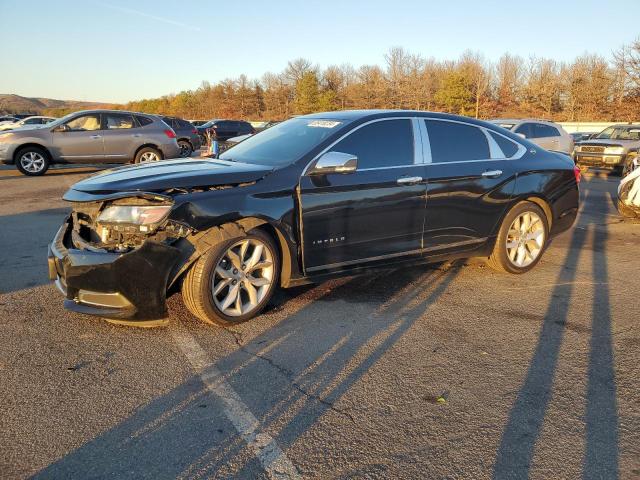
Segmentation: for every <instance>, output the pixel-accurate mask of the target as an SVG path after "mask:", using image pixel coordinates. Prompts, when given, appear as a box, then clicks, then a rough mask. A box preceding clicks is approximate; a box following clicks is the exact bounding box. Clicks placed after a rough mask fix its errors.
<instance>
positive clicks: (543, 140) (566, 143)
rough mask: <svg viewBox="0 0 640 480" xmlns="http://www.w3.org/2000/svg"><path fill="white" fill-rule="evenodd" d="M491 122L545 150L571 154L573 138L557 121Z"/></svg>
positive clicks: (500, 120)
mask: <svg viewBox="0 0 640 480" xmlns="http://www.w3.org/2000/svg"><path fill="white" fill-rule="evenodd" d="M491 122H492V123H494V124H496V125H500V126H501V127H502V128H506V129H507V130H511V131H512V132H513V133H515V134H516V135H520V136H521V137H522V138H526V139H527V140H530V141H531V142H533V143H535V144H536V145H538V146H540V147H542V148H544V149H546V150H550V151H552V152H562V153H566V154H567V155H571V152H572V151H573V138H572V137H571V135H569V134H568V133H567V132H566V131H565V129H564V128H562V127H561V126H560V125H558V124H557V123H553V122H547V121H546V120H534V119H522V120H513V119H504V120H502V119H498V120H492V121H491Z"/></svg>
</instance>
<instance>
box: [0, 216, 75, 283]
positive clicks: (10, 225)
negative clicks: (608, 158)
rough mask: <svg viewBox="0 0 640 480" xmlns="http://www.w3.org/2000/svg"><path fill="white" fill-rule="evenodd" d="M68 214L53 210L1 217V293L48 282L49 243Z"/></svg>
mask: <svg viewBox="0 0 640 480" xmlns="http://www.w3.org/2000/svg"><path fill="white" fill-rule="evenodd" d="M68 213H69V209H68V208H52V209H49V210H38V211H35V212H24V213H18V214H16V215H5V216H0V293H9V292H15V291H18V290H22V289H25V288H31V287H35V286H38V285H44V284H46V283H48V282H49V277H48V267H47V252H48V247H49V242H50V241H51V240H52V239H53V237H54V236H55V233H56V232H57V231H58V229H59V228H60V225H61V224H62V221H63V219H64V218H65V217H66V216H67V215H68Z"/></svg>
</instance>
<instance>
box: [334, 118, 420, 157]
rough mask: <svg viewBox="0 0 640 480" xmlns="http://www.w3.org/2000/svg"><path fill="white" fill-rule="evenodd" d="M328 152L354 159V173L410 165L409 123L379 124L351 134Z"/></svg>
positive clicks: (399, 120) (411, 133) (411, 137)
mask: <svg viewBox="0 0 640 480" xmlns="http://www.w3.org/2000/svg"><path fill="white" fill-rule="evenodd" d="M331 151H332V152H342V153H350V154H352V155H355V156H357V157H358V170H362V169H365V168H381V167H394V166H401V165H411V164H413V126H412V125H411V120H407V119H397V120H382V121H379V122H373V123H370V124H368V125H365V126H364V127H361V128H359V129H357V130H355V131H354V132H353V133H351V134H350V135H348V136H347V137H345V138H343V139H342V140H340V141H339V142H338V143H336V144H335V145H334V146H333V147H331Z"/></svg>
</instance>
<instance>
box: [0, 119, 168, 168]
mask: <svg viewBox="0 0 640 480" xmlns="http://www.w3.org/2000/svg"><path fill="white" fill-rule="evenodd" d="M179 156H180V147H179V146H178V142H177V141H176V134H175V132H174V131H173V130H172V129H171V128H170V127H169V126H168V125H167V124H166V123H164V122H163V121H162V120H160V118H159V117H156V116H155V115H145V114H142V113H136V112H125V111H121V110H86V111H82V112H75V113H72V114H69V115H67V116H66V117H63V118H60V119H58V120H56V121H54V122H52V123H49V124H46V125H40V126H38V127H37V128H34V129H31V130H11V131H7V132H1V133H0V162H2V163H5V164H9V165H15V166H16V167H17V168H18V170H20V172H22V173H23V174H25V175H42V174H44V173H45V172H46V171H47V169H48V168H49V166H50V165H51V164H52V163H101V162H104V163H126V162H134V163H142V162H151V161H156V160H161V159H163V158H176V157H179Z"/></svg>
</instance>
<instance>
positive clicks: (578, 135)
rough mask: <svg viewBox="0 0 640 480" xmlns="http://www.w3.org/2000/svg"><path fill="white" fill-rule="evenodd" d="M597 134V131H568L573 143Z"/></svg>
mask: <svg viewBox="0 0 640 480" xmlns="http://www.w3.org/2000/svg"><path fill="white" fill-rule="evenodd" d="M597 134H598V132H573V133H570V134H569V135H571V137H572V138H573V142H574V144H575V143H577V142H581V141H583V140H589V139H590V138H593V137H595V136H596V135H597Z"/></svg>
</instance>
